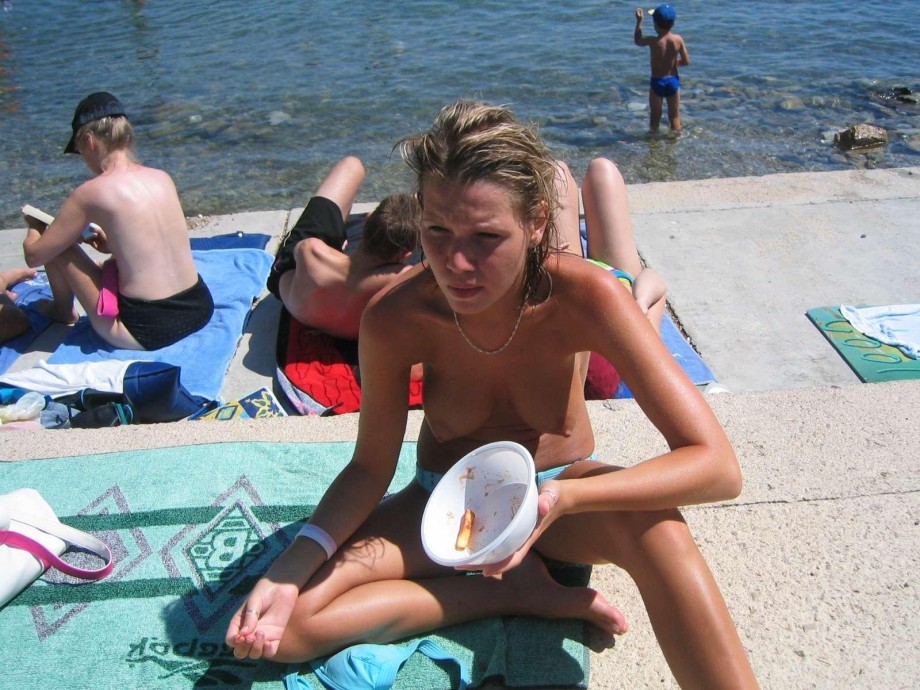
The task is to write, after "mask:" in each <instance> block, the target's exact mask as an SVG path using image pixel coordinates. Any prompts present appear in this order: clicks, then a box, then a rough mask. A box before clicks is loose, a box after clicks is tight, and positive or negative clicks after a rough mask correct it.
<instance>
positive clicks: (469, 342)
mask: <svg viewBox="0 0 920 690" xmlns="http://www.w3.org/2000/svg"><path fill="white" fill-rule="evenodd" d="M525 306H527V305H526V304H525V303H523V302H522V303H521V310H520V311H519V312H518V317H517V321H516V322H515V324H514V330H512V331H511V335H509V336H508V340H506V341H505V344H504V345H502V346H501V347H500V348H498V349H497V350H484V349H482V348H481V347H479V346H478V345H477V344H476V343H474V342H473V341H472V340H470V337H469V336H468V335H467V334H466V333H465V332H464V331H463V326H461V325H460V317H459V316H457V312H454V323H455V324H457V330H458V331H460V335H462V336H463V339H464V340H465V341H466V343H467V345H469V346H470V347H471V348H473V349H474V350H476V352H478V353H479V354H481V355H497V354H498V353H500V352H503V351H504V350H505V348H506V347H508V346H509V345H510V344H511V341H512V340H514V334H515V333H517V331H518V326H520V325H521V319H522V318H524V307H525ZM451 311H453V310H451Z"/></svg>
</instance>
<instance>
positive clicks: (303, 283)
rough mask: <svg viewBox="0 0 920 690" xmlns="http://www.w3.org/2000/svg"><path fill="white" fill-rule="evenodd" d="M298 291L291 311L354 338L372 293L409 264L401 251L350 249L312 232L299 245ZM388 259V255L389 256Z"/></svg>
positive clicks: (319, 326) (301, 318) (336, 333)
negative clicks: (337, 246) (392, 253)
mask: <svg viewBox="0 0 920 690" xmlns="http://www.w3.org/2000/svg"><path fill="white" fill-rule="evenodd" d="M296 256H297V261H298V269H297V270H298V273H300V272H302V273H303V275H302V276H298V279H297V280H296V281H295V279H294V276H293V275H292V276H291V278H290V279H288V281H285V280H284V279H282V285H283V284H284V283H285V282H291V283H295V282H296V288H295V289H296V291H297V293H298V294H299V295H301V296H302V299H300V300H298V301H297V305H296V312H292V316H293V317H294V318H295V319H297V320H298V321H300V322H301V323H303V324H306V325H310V326H313V327H314V328H317V329H319V330H321V331H323V332H324V333H328V334H329V335H332V336H334V337H336V338H347V339H350V340H356V339H357V337H358V326H359V324H360V322H361V314H363V313H364V308H365V307H366V306H367V303H368V302H369V301H370V299H371V298H372V297H373V296H374V295H376V294H377V293H378V292H379V291H380V290H381V289H383V288H384V287H386V286H387V285H389V284H390V283H391V282H393V279H394V278H396V277H397V276H399V275H400V274H402V273H405V272H406V271H407V270H408V269H409V268H410V267H409V265H408V264H406V263H404V261H400V260H399V259H400V258H403V257H396V256H394V257H384V258H381V257H377V256H374V255H372V254H369V253H368V252H367V251H366V250H362V249H361V248H360V247H359V248H358V250H357V251H356V252H355V253H354V254H353V255H352V256H348V255H347V254H345V253H344V252H341V251H338V250H336V249H333V248H331V247H329V246H328V245H327V244H325V243H324V242H323V241H322V240H319V239H316V238H308V239H305V240H303V241H302V242H301V243H300V245H299V246H298V249H297V252H296ZM388 259H389V260H388Z"/></svg>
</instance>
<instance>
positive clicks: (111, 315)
mask: <svg viewBox="0 0 920 690" xmlns="http://www.w3.org/2000/svg"><path fill="white" fill-rule="evenodd" d="M71 129H72V130H73V132H72V136H71V137H70V141H69V142H67V146H66V147H65V148H64V153H79V154H80V155H81V156H82V157H83V161H84V162H85V163H86V165H87V167H89V169H90V170H91V171H92V172H93V173H94V176H93V177H92V178H91V179H89V180H87V181H86V182H84V183H83V184H81V185H80V186H79V187H77V189H76V190H74V192H73V193H72V194H71V195H70V196H69V197H68V198H67V200H66V201H65V202H64V204H63V206H61V210H60V212H59V213H58V214H57V217H56V218H55V219H54V221H53V222H52V223H51V224H50V225H44V224H42V223H40V222H38V221H35V219H31V218H30V219H27V220H28V222H29V229H28V230H27V234H26V238H25V240H24V241H23V245H22V246H23V254H24V256H25V260H26V264H27V265H28V266H30V267H37V266H44V267H45V271H46V272H47V274H48V282H49V283H50V285H51V291H52V297H53V300H52V303H51V304H50V305H49V306H48V308H47V312H48V314H49V316H51V317H52V318H55V319H57V320H59V321H64V322H66V323H73V322H75V321H76V320H77V319H78V318H79V315H78V313H77V311H76V310H75V308H74V302H73V300H74V297H76V298H77V301H79V303H80V305H81V306H82V307H83V309H84V310H85V311H86V313H87V316H88V317H89V320H90V323H91V324H92V326H93V328H94V329H95V331H96V332H97V333H98V334H99V335H100V336H101V337H102V338H103V339H105V340H106V341H107V342H108V343H110V344H111V345H114V346H115V347H119V348H126V349H133V350H156V349H159V348H161V347H165V346H167V345H171V344H172V343H175V342H177V341H178V340H181V339H182V338H184V337H185V336H187V335H189V334H191V333H194V332H195V331H198V330H200V329H201V328H202V327H204V326H205V325H206V324H207V323H208V322H209V321H210V319H211V316H212V314H213V312H214V302H213V299H212V297H211V292H210V290H209V289H208V286H207V285H206V284H205V283H204V281H203V280H202V278H201V276H200V275H198V270H197V268H196V266H195V262H194V260H193V259H192V252H191V247H190V244H189V237H188V226H187V224H186V220H185V213H184V212H183V210H182V204H181V202H180V201H179V195H178V192H177V191H176V186H175V184H174V183H173V180H172V178H171V177H170V176H169V175H168V174H167V173H166V172H164V171H162V170H157V169H155V168H150V167H146V166H144V165H142V164H141V163H139V162H138V160H137V158H136V157H135V155H134V130H133V128H132V126H131V123H130V122H129V121H128V118H127V115H126V113H125V109H124V107H123V106H122V104H121V102H120V101H119V100H118V99H117V98H116V97H115V96H113V95H112V94H110V93H108V92H106V91H98V92H96V93H92V94H90V95H89V96H87V97H86V98H84V99H83V100H82V101H80V104H79V105H78V106H77V109H76V111H75V113H74V116H73V122H72V123H71ZM81 242H86V243H87V244H89V245H91V246H92V247H93V248H94V249H96V250H98V251H100V252H103V253H107V254H111V255H112V256H111V258H110V259H108V260H107V261H105V262H104V263H103V264H102V265H101V266H99V265H97V264H96V263H95V262H94V261H93V260H92V259H91V258H90V257H89V255H88V254H87V253H86V251H84V249H83V248H82V247H81V246H80V243H81Z"/></svg>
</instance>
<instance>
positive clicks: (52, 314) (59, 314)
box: [35, 299, 80, 325]
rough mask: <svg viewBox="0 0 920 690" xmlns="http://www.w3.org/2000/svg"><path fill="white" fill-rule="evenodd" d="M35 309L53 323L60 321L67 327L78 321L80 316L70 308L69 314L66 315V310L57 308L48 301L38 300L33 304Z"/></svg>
mask: <svg viewBox="0 0 920 690" xmlns="http://www.w3.org/2000/svg"><path fill="white" fill-rule="evenodd" d="M35 308H36V309H38V310H39V311H40V312H41V313H42V314H44V315H45V316H47V317H48V318H49V319H51V320H53V321H60V322H61V323H66V324H68V325H73V324H75V323H76V322H77V321H79V320H80V314H79V313H78V312H77V310H76V309H74V308H73V307H71V308H70V312H69V313H68V311H67V309H66V308H65V309H60V308H58V306H57V305H56V304H55V303H54V302H53V301H52V300H50V299H43V300H38V301H37V302H35Z"/></svg>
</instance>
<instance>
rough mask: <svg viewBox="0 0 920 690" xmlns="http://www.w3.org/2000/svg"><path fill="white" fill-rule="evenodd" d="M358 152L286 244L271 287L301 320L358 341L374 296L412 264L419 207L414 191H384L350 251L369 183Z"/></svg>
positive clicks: (326, 184) (333, 174)
mask: <svg viewBox="0 0 920 690" xmlns="http://www.w3.org/2000/svg"><path fill="white" fill-rule="evenodd" d="M364 174H365V173H364V166H363V164H362V163H361V161H360V160H358V159H357V158H356V157H354V156H346V157H345V158H343V159H341V160H340V161H339V162H338V163H336V165H335V166H334V167H333V169H332V170H331V171H330V172H329V174H328V175H327V176H326V178H325V179H324V180H323V182H322V183H321V184H320V186H319V188H318V189H317V190H316V192H315V195H314V196H313V197H312V198H311V199H310V202H309V203H308V204H307V207H306V208H305V209H304V211H303V214H302V215H301V216H300V218H299V219H298V221H297V222H296V224H295V225H294V227H293V228H292V229H291V231H290V233H289V234H288V236H287V237H286V238H285V239H284V241H283V242H282V243H281V247H280V248H279V250H278V254H277V258H276V262H275V266H274V267H273V268H272V274H271V275H270V276H269V280H268V288H269V290H270V291H271V292H272V293H273V294H275V295H276V296H277V297H278V298H279V299H280V300H281V301H282V303H283V304H284V306H285V308H286V309H287V310H288V311H289V312H290V313H291V315H292V316H293V317H294V318H295V319H296V320H297V321H299V322H300V323H302V324H305V325H307V326H312V327H314V328H317V329H319V330H321V331H323V332H324V333H328V334H329V335H331V336H333V337H336V338H344V339H348V340H356V339H357V338H358V328H359V326H360V323H361V315H362V314H363V313H364V308H365V307H366V306H367V304H368V302H369V301H370V300H371V298H372V297H373V296H374V295H376V294H377V293H378V292H379V291H380V290H382V289H384V288H385V287H387V286H388V285H390V284H391V283H393V282H394V281H395V280H397V279H398V278H399V276H400V275H401V274H403V273H404V272H406V271H407V270H408V269H409V267H410V265H409V261H410V259H411V258H412V256H413V254H414V252H415V249H416V247H417V246H418V233H419V221H420V217H421V208H420V206H419V203H418V200H417V199H416V198H415V197H414V196H412V195H409V194H390V195H388V196H386V197H384V198H383V199H382V200H381V201H380V203H379V204H378V205H377V207H376V208H375V209H374V210H373V211H372V212H371V213H370V214H369V215H368V216H367V218H366V219H365V221H364V227H363V230H362V237H361V240H360V243H359V244H358V247H357V249H356V250H355V251H353V252H348V253H346V251H345V245H346V238H347V234H346V219H347V218H348V217H349V215H350V214H351V209H352V206H353V204H354V200H355V196H356V194H357V192H358V190H359V189H360V187H361V184H362V182H363V181H364Z"/></svg>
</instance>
